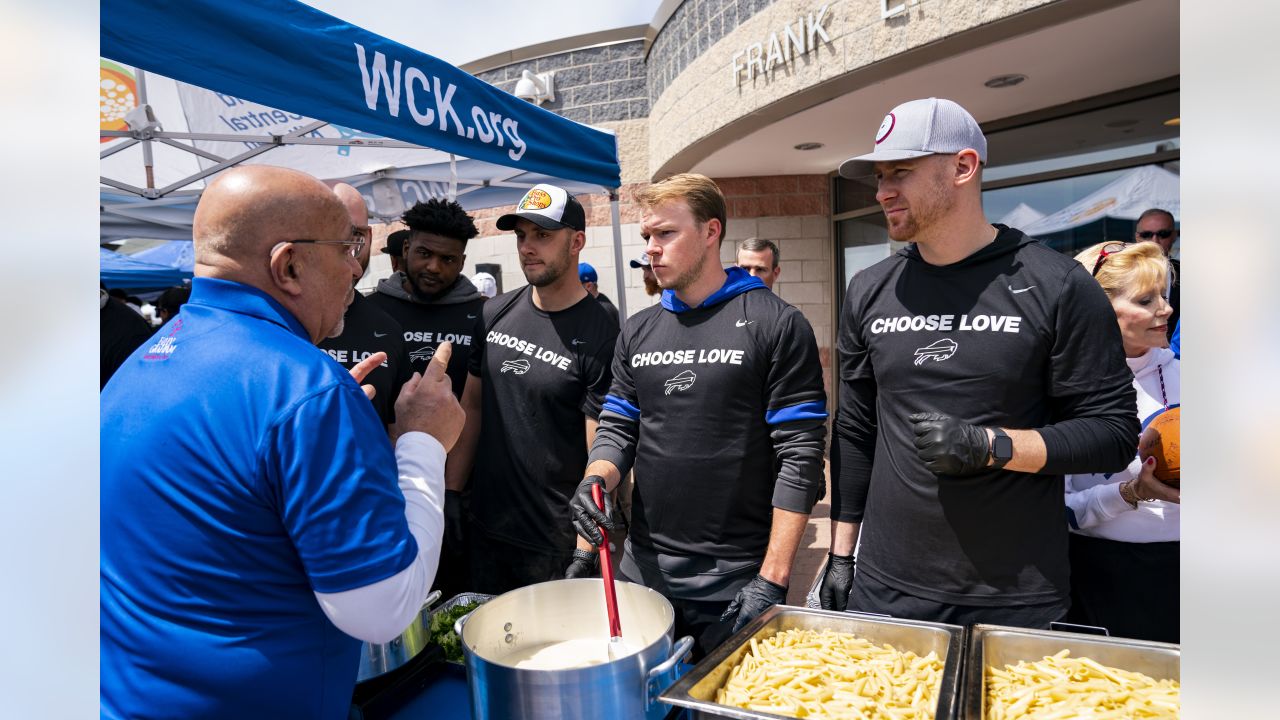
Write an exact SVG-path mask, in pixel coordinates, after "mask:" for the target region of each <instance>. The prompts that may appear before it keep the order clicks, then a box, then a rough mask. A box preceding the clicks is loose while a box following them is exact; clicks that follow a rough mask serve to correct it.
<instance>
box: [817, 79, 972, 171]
mask: <svg viewBox="0 0 1280 720" xmlns="http://www.w3.org/2000/svg"><path fill="white" fill-rule="evenodd" d="M969 149H973V150H977V151H978V160H979V161H980V162H982V163H983V164H984V165H985V164H986V162H987V138H986V136H984V135H983V134H982V129H981V128H979V127H978V121H977V120H974V119H973V116H972V115H970V114H969V111H967V110H965V109H964V108H962V107H960V105H959V104H957V103H956V102H954V101H951V100H944V99H940V98H926V99H924V100H911V101H910V102H904V103H902V104H901V105H899V106H898V107H896V108H894V109H893V110H892V111H890V112H889V114H888V115H885V116H884V121H883V122H881V123H880V129H879V130H877V131H876V145H875V149H874V150H872V151H871V152H869V153H867V154H866V155H858V156H856V157H851V158H849V159H848V160H845V161H844V162H842V163H840V175H841V177H846V178H859V177H865V176H867V175H870V174H871V173H873V172H875V163H878V162H889V161H893V160H908V159H910V158H917V157H924V156H925V155H950V154H953V153H958V152H960V151H961V150H969Z"/></svg>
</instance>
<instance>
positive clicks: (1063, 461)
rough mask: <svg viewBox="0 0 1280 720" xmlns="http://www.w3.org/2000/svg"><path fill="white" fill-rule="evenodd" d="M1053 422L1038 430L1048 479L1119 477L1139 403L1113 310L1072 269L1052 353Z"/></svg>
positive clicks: (1133, 447) (1134, 442)
mask: <svg viewBox="0 0 1280 720" xmlns="http://www.w3.org/2000/svg"><path fill="white" fill-rule="evenodd" d="M1050 367H1051V371H1050V373H1051V378H1050V381H1051V387H1050V411H1051V417H1052V423H1051V424H1049V425H1047V426H1045V427H1042V428H1039V432H1040V435H1041V437H1043V438H1044V445H1045V465H1044V468H1043V469H1042V470H1041V472H1043V473H1047V474H1051V475H1065V474H1069V473H1075V474H1084V473H1098V472H1119V471H1120V470H1122V469H1124V468H1125V467H1126V466H1128V465H1129V462H1130V461H1131V460H1133V457H1134V454H1135V453H1136V452H1137V449H1138V432H1139V429H1140V428H1139V423H1138V404H1137V403H1138V400H1137V393H1136V392H1135V391H1134V389H1133V372H1132V371H1131V370H1129V366H1128V365H1127V364H1126V363H1125V359H1124V345H1123V342H1122V341H1121V339H1120V326H1119V325H1118V324H1117V322H1116V317H1115V310H1113V309H1112V307H1111V302H1110V301H1109V300H1108V299H1107V296H1106V294H1105V293H1104V292H1103V291H1102V288H1101V286H1099V285H1098V284H1097V283H1096V282H1094V280H1093V278H1091V277H1089V274H1088V273H1087V272H1085V270H1084V268H1083V267H1073V268H1072V269H1071V270H1070V271H1069V272H1068V273H1067V276H1066V278H1065V279H1064V283H1063V291H1062V293H1061V295H1060V299H1059V302H1058V307H1057V311H1056V318H1055V328H1054V342H1053V347H1052V350H1051V356H1050Z"/></svg>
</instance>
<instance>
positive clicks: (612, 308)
mask: <svg viewBox="0 0 1280 720" xmlns="http://www.w3.org/2000/svg"><path fill="white" fill-rule="evenodd" d="M596 302H598V303H600V305H601V306H602V307H603V308H604V309H605V310H608V311H609V314H610V315H612V316H613V321H614V322H615V323H618V325H619V326H621V325H622V319H621V318H620V317H619V315H618V306H617V305H614V304H613V301H612V300H610V299H609V298H608V296H607V295H605V294H604V293H600V294H599V295H597V296H596Z"/></svg>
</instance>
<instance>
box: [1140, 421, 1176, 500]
mask: <svg viewBox="0 0 1280 720" xmlns="http://www.w3.org/2000/svg"><path fill="white" fill-rule="evenodd" d="M1181 426H1182V408H1181V407H1176V408H1173V409H1171V410H1165V411H1164V412H1162V413H1160V414H1159V415H1157V416H1156V417H1155V419H1154V420H1152V421H1151V423H1150V424H1148V425H1147V429H1146V430H1143V431H1142V436H1141V437H1140V438H1139V439H1138V457H1140V458H1142V459H1143V461H1146V459H1147V458H1148V457H1155V459H1156V477H1157V478H1159V479H1160V480H1163V481H1164V482H1166V483H1168V484H1170V485H1172V486H1174V487H1181V485H1182V450H1181V448H1180V444H1181V442H1182V431H1181Z"/></svg>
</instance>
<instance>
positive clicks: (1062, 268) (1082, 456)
mask: <svg viewBox="0 0 1280 720" xmlns="http://www.w3.org/2000/svg"><path fill="white" fill-rule="evenodd" d="M986 159H987V141H986V138H985V137H983V135H982V130H981V129H980V128H979V127H978V123H977V122H976V121H975V120H974V119H973V117H972V116H971V115H970V114H969V113H968V112H966V111H965V109H964V108H962V107H960V106H959V105H957V104H956V103H954V102H952V101H950V100H942V99H938V98H928V99H925V100H912V101H911V102H907V103H903V104H902V105H899V106H898V107H896V108H894V109H893V110H892V111H891V112H890V113H889V114H888V115H887V116H885V119H884V122H882V123H881V124H880V129H879V130H878V131H877V132H876V136H875V147H874V149H873V150H872V152H870V153H867V154H865V155H859V156H857V157H854V158H850V159H849V160H846V161H845V162H844V163H843V164H842V165H841V166H840V173H841V174H842V175H844V176H846V177H858V176H863V175H866V174H868V173H874V175H875V179H876V200H877V201H878V202H879V203H880V206H881V208H883V210H884V214H885V219H886V221H887V225H888V229H889V237H891V238H893V239H894V240H899V241H904V242H908V243H910V244H909V245H908V246H907V247H905V248H903V249H902V250H900V251H899V252H897V253H895V254H894V255H893V256H892V257H889V258H887V259H885V260H882V261H881V262H879V263H876V264H875V265H872V266H871V267H869V268H867V269H865V270H862V271H861V272H859V273H857V274H856V275H854V277H853V280H852V281H850V283H849V289H848V292H847V294H846V297H845V302H844V305H843V309H842V311H841V318H840V331H839V337H838V340H837V347H838V349H839V355H840V364H841V367H840V371H839V373H838V374H837V375H836V377H838V378H840V384H841V387H840V390H839V393H840V408H839V411H838V413H837V416H836V419H835V422H834V423H833V424H832V440H831V475H832V500H831V507H832V520H833V521H834V522H833V523H832V540H831V556H830V557H829V559H828V569H827V572H826V574H825V576H824V578H823V582H822V587H821V591H820V596H821V601H822V606H823V607H824V608H827V609H836V610H846V609H849V610H862V611H868V612H878V613H885V614H889V615H892V616H894V617H907V618H915V619H920V620H932V621H937V622H947V623H954V624H957V625H969V624H972V623H979V622H980V623H994V624H999V625H1014V626H1019V627H1038V628H1047V627H1048V626H1049V623H1051V622H1053V621H1056V620H1059V619H1061V618H1062V617H1063V615H1065V613H1066V611H1067V608H1068V606H1069V594H1068V593H1069V587H1068V575H1069V564H1068V548H1067V523H1066V522H1063V518H1064V517H1065V516H1066V515H1067V512H1066V508H1065V503H1064V500H1063V476H1064V475H1065V474H1068V473H1073V474H1074V473H1082V474H1083V473H1091V472H1097V473H1106V472H1116V471H1118V470H1121V469H1123V468H1124V467H1125V466H1127V465H1128V464H1129V462H1130V461H1131V460H1133V458H1134V453H1135V450H1136V446H1137V442H1136V440H1137V435H1136V433H1137V430H1138V425H1137V422H1136V420H1135V417H1134V411H1133V408H1134V402H1135V400H1134V397H1135V395H1134V391H1133V388H1132V384H1131V383H1132V372H1130V371H1129V366H1128V365H1127V364H1126V363H1125V357H1124V351H1123V346H1122V344H1121V343H1120V335H1119V330H1118V327H1117V326H1116V323H1115V320H1114V313H1113V312H1112V311H1111V309H1110V303H1109V301H1108V300H1107V297H1106V295H1105V294H1104V293H1102V292H1100V289H1101V288H1100V286H1099V285H1098V284H1097V283H1096V282H1094V281H1093V279H1092V278H1091V277H1089V273H1088V272H1087V271H1086V270H1085V269H1084V268H1083V267H1082V266H1081V265H1080V264H1079V263H1076V262H1074V261H1073V260H1072V258H1070V257H1068V256H1066V255H1062V254H1060V253H1058V252H1055V251H1054V250H1051V249H1050V248H1048V247H1046V246H1045V245H1043V244H1041V243H1039V242H1037V241H1036V240H1034V239H1032V238H1030V237H1028V236H1027V235H1025V234H1024V233H1022V232H1021V231H1018V230H1015V229H1013V228H1009V227H1005V226H1004V225H991V224H990V223H988V222H987V220H986V217H985V215H984V213H983V210H982V165H983V164H984V163H985V162H986ZM868 508H872V510H871V511H868V512H865V516H864V511H866V510H867V509H868ZM1069 521H1070V522H1074V520H1069ZM859 535H861V538H862V543H861V549H860V550H859V553H858V559H857V573H856V574H855V573H854V558H853V550H854V546H855V544H856V543H857V541H858V538H859Z"/></svg>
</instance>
